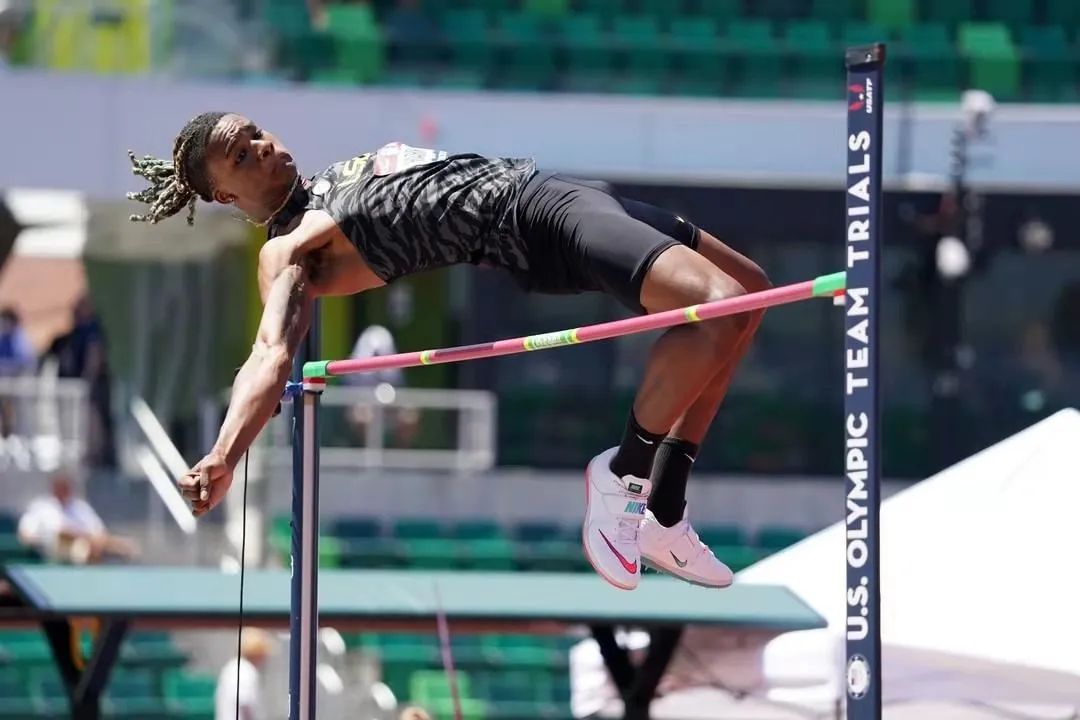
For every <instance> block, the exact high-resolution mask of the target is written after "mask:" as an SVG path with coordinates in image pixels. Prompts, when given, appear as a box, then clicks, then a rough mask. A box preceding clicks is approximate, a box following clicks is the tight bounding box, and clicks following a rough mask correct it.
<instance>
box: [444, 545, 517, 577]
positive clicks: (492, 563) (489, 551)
mask: <svg viewBox="0 0 1080 720" xmlns="http://www.w3.org/2000/svg"><path fill="white" fill-rule="evenodd" d="M515 556H516V549H515V546H514V543H512V542H510V541H509V540H507V539H506V538H477V539H475V540H461V541H459V544H458V560H459V564H460V565H461V566H462V567H464V568H466V569H470V570H513V569H515V567H516V562H515Z"/></svg>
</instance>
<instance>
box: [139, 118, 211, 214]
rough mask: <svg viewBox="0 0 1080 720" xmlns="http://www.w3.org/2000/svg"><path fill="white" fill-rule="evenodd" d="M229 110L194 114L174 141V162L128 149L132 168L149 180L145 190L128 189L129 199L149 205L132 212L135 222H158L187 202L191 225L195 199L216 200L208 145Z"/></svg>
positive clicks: (181, 208)
mask: <svg viewBox="0 0 1080 720" xmlns="http://www.w3.org/2000/svg"><path fill="white" fill-rule="evenodd" d="M226 114H227V113H223V112H208V113H203V114H202V115H199V116H198V117H196V118H194V119H193V120H191V121H190V122H188V124H187V125H185V126H184V129H183V130H181V131H180V134H179V135H177V136H176V142H175V143H173V156H172V162H169V161H168V160H162V159H160V158H155V157H152V156H150V155H146V156H144V157H143V158H142V159H141V160H140V159H138V158H136V157H135V153H133V152H132V151H130V150H128V157H129V158H131V164H132V172H134V173H135V174H136V175H139V176H141V177H143V178H145V179H146V180H148V181H149V182H150V187H148V188H146V189H145V190H143V191H142V192H138V193H134V192H131V193H128V194H127V197H128V199H129V200H138V201H139V202H144V203H146V204H147V205H149V206H150V209H149V210H147V212H146V214H145V215H132V216H131V220H132V221H133V222H148V223H151V224H153V223H158V222H161V221H162V220H164V219H165V218H168V217H172V216H173V215H175V214H177V213H178V212H180V211H181V210H183V209H184V206H185V205H186V206H187V208H188V216H187V222H188V225H194V224H195V201H196V200H197V199H198V198H202V199H203V200H204V201H205V202H213V201H214V197H213V188H212V187H211V183H210V176H209V173H208V172H207V169H206V145H207V142H208V141H209V139H210V133H211V131H212V130H213V129H214V127H216V126H217V124H218V121H219V120H221V118H222V117H224V116H225V115H226Z"/></svg>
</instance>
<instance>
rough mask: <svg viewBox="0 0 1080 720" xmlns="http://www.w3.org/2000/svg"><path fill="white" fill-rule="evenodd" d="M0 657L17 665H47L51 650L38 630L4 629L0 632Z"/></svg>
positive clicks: (50, 657) (50, 658) (49, 661)
mask: <svg viewBox="0 0 1080 720" xmlns="http://www.w3.org/2000/svg"><path fill="white" fill-rule="evenodd" d="M0 657H4V658H6V659H7V660H8V661H9V662H11V663H13V664H18V665H27V666H30V665H33V666H47V665H49V664H50V663H51V662H52V651H51V650H50V649H49V644H48V641H47V640H46V639H45V635H44V634H43V633H41V632H40V631H38V630H6V631H3V632H0Z"/></svg>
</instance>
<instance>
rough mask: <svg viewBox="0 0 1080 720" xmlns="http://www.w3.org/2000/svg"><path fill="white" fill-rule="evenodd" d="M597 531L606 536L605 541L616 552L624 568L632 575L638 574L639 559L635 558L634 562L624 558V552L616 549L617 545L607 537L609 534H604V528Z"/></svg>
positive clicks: (603, 536)
mask: <svg viewBox="0 0 1080 720" xmlns="http://www.w3.org/2000/svg"><path fill="white" fill-rule="evenodd" d="M596 532H598V533H600V537H602V538H604V542H606V543H607V546H608V548H610V549H611V552H613V553H614V554H615V557H617V558H618V559H619V562H620V563H622V566H623V570H625V571H626V572H628V573H630V574H631V575H637V561H636V560H635V561H634V562H630V561H629V560H627V559H626V558H624V557H623V554H622V553H621V552H619V551H618V550H616V549H615V546H614V545H612V544H611V541H610V540H608V539H607V535H605V534H604V531H603V530H597V531H596Z"/></svg>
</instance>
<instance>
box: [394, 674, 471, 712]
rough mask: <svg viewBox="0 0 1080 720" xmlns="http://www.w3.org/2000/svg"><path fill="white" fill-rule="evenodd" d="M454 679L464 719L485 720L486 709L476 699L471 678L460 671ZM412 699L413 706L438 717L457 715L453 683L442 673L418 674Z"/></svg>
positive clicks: (411, 686)
mask: <svg viewBox="0 0 1080 720" xmlns="http://www.w3.org/2000/svg"><path fill="white" fill-rule="evenodd" d="M454 676H455V680H456V684H457V694H458V698H459V701H460V705H461V716H462V719H463V720H482V718H484V717H485V712H484V710H485V706H484V703H483V702H481V701H479V700H477V699H475V698H474V697H473V694H472V686H471V683H470V678H469V674H468V673H465V672H460V671H459V672H457V673H455V674H454ZM409 697H410V700H411V701H412V702H414V703H417V704H419V705H421V706H422V707H424V708H426V709H428V710H430V711H431V712H432V713H433V714H434V715H435V716H436V717H440V718H441V717H453V716H454V714H455V713H454V702H453V695H452V693H451V689H450V680H449V678H448V677H447V676H446V673H444V672H443V671H441V670H418V671H416V672H414V673H413V674H412V677H411V678H410V680H409Z"/></svg>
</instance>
